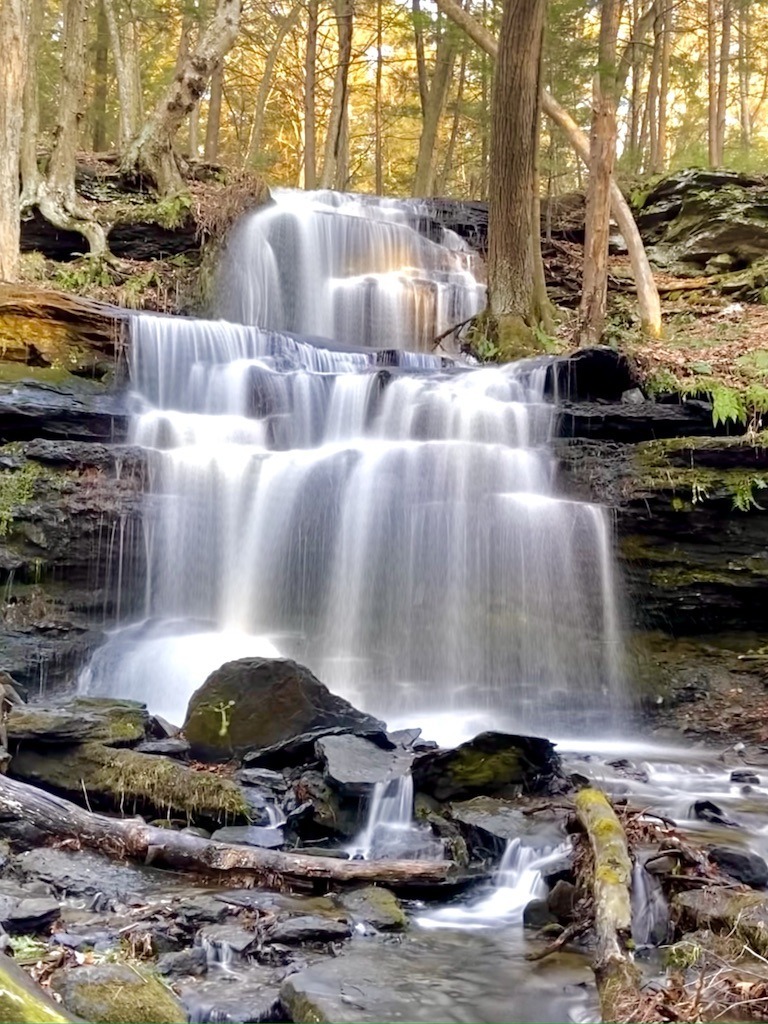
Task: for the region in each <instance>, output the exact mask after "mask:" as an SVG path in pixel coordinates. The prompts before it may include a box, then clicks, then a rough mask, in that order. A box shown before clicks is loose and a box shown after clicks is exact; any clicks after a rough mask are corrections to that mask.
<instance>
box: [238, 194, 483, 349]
mask: <svg viewBox="0 0 768 1024" xmlns="http://www.w3.org/2000/svg"><path fill="white" fill-rule="evenodd" d="M273 200H274V201H273V203H272V204H271V205H270V206H268V207H266V208H265V209H261V210H258V211H256V212H255V213H253V214H250V215H248V216H247V217H245V218H244V219H243V221H242V223H241V224H240V225H239V226H238V227H237V228H236V230H235V231H234V232H233V234H232V236H231V238H230V240H229V242H228V245H227V250H226V252H225V254H224V258H223V260H222V265H221V268H220V274H219V282H218V291H219V298H220V302H219V308H220V311H221V313H222V315H223V316H225V317H226V318H227V319H228V320H233V321H237V322H239V323H245V324H258V325H259V326H260V327H263V328H268V329H271V330H276V331H289V332H294V333H297V334H303V335H316V336H319V337H323V338H333V339H335V340H337V341H340V342H344V343H346V344H351V345H367V346H371V347H373V348H411V349H415V350H421V351H429V350H430V349H431V347H432V344H433V341H434V339H435V338H436V337H437V336H438V335H439V334H441V333H442V332H443V331H445V330H447V329H448V328H449V327H452V326H453V325H455V324H458V323H461V322H463V321H465V320H467V319H468V318H469V317H471V316H472V315H474V314H475V313H477V312H478V311H479V310H480V309H482V307H483V305H484V303H485V287H484V284H483V282H482V269H481V261H480V260H479V259H478V258H477V257H475V256H473V255H472V254H471V252H470V251H469V250H468V249H467V247H466V245H465V244H464V242H463V241H462V240H461V239H460V238H459V236H458V235H456V234H454V232H452V231H447V230H445V229H444V228H441V227H440V226H439V225H437V224H435V223H434V222H433V221H430V219H429V217H428V214H427V212H426V208H425V207H423V206H422V205H421V204H419V203H418V202H416V201H412V202H404V201H401V200H392V199H381V198H377V197H373V196H354V195H344V194H342V193H338V192H297V191H287V190H276V191H275V192H274V194H273Z"/></svg>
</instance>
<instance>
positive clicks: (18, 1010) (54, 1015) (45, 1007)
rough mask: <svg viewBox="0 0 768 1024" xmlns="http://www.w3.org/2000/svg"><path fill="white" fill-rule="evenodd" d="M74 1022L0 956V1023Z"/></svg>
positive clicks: (19, 970) (11, 963) (15, 966)
mask: <svg viewBox="0 0 768 1024" xmlns="http://www.w3.org/2000/svg"><path fill="white" fill-rule="evenodd" d="M75 1020H77V1018H76V1017H70V1016H68V1015H67V1014H66V1013H65V1012H64V1010H63V1009H62V1008H61V1007H59V1006H57V1005H56V1003H54V1002H53V1000H52V999H51V998H50V997H49V996H48V995H47V994H46V993H45V992H44V991H43V989H42V988H41V987H40V986H39V985H36V984H35V983H34V982H33V981H32V979H31V978H29V977H27V975H26V974H25V973H24V971H23V970H22V969H21V968H20V967H19V966H18V964H16V963H14V962H13V960H11V958H10V957H8V956H6V955H5V954H4V953H0V1021H8V1022H13V1024H69V1022H71V1021H75Z"/></svg>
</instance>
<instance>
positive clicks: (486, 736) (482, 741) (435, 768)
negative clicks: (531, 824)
mask: <svg viewBox="0 0 768 1024" xmlns="http://www.w3.org/2000/svg"><path fill="white" fill-rule="evenodd" d="M559 771H560V764H559V758H558V756H557V754H556V753H555V748H554V746H553V745H552V744H551V743H550V741H549V740H547V739H543V738H542V737H540V736H516V735H512V734H508V733H502V732H484V733H481V734H480V735H479V736H475V738H474V739H472V740H470V741H469V742H468V743H462V744H461V745H460V746H458V747H455V748H454V749H452V750H437V751H430V752H429V753H427V754H424V755H422V756H421V757H419V758H417V759H416V761H415V762H414V765H413V779H414V785H415V788H416V791H417V792H420V793H426V794H427V795H428V796H432V797H434V798H435V799H436V800H455V799H462V798H464V797H467V798H468V797H473V796H478V795H481V794H497V793H498V794H500V795H505V796H514V795H516V794H519V793H543V792H546V791H547V789H548V786H549V784H550V783H551V782H552V780H553V779H554V778H555V777H557V776H558V775H559Z"/></svg>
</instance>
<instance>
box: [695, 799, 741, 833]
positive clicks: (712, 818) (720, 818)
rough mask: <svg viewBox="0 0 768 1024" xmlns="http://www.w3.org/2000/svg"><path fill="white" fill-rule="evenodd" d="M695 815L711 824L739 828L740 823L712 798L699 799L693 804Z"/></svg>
mask: <svg viewBox="0 0 768 1024" xmlns="http://www.w3.org/2000/svg"><path fill="white" fill-rule="evenodd" d="M693 816H694V818H698V819H699V821H708V822H709V823H710V824H711V825H725V826H727V827H728V828H738V827H739V823H738V822H737V821H734V820H733V818H729V817H728V815H727V814H726V813H725V811H724V810H723V809H722V808H721V807H718V805H717V804H716V803H713V801H712V800H697V801H696V802H695V803H694V805H693Z"/></svg>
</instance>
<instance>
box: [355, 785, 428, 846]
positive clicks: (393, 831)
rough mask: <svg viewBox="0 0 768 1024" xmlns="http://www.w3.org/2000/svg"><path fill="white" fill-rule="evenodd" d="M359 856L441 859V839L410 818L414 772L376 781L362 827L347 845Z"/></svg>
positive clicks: (411, 816) (411, 814)
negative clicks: (383, 780) (412, 774)
mask: <svg viewBox="0 0 768 1024" xmlns="http://www.w3.org/2000/svg"><path fill="white" fill-rule="evenodd" d="M349 854H350V856H351V857H353V858H359V859H362V860H398V859H402V858H408V859H416V860H441V859H442V858H443V856H444V850H443V846H442V843H441V842H440V840H439V839H436V838H435V837H434V836H433V835H432V831H431V829H430V828H429V827H428V826H421V827H420V826H418V825H416V823H415V822H414V820H413V776H411V775H400V776H397V777H396V778H393V779H387V780H386V781H385V782H377V783H376V785H375V786H374V787H373V793H372V794H371V799H370V803H369V807H368V815H367V819H366V823H365V828H364V829H363V830H362V832H361V833H360V835H358V836H357V837H356V838H355V840H354V841H353V842H352V843H351V845H350V846H349Z"/></svg>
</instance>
